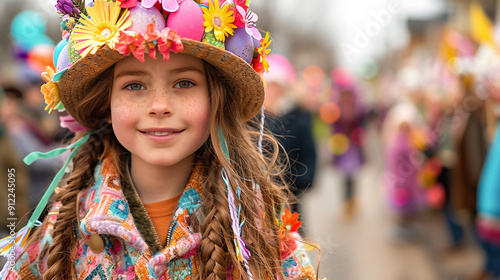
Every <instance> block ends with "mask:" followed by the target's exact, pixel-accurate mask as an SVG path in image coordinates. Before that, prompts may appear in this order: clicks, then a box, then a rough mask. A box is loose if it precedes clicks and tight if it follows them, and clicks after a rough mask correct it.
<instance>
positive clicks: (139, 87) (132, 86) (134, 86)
mask: <svg viewBox="0 0 500 280" xmlns="http://www.w3.org/2000/svg"><path fill="white" fill-rule="evenodd" d="M125 88H126V89H128V90H133V91H136V90H145V89H146V87H145V86H143V85H141V84H138V83H131V84H128V85H127V86H126V87H125Z"/></svg>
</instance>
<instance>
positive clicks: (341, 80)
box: [331, 68, 369, 219]
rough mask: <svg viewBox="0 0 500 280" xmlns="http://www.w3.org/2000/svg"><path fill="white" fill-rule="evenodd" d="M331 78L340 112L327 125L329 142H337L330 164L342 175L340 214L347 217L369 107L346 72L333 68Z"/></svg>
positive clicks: (350, 212)
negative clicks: (329, 132) (342, 192)
mask: <svg viewBox="0 0 500 280" xmlns="http://www.w3.org/2000/svg"><path fill="white" fill-rule="evenodd" d="M331 78H332V92H333V96H332V98H333V102H335V103H336V104H337V105H338V107H339V108H340V116H339V118H338V119H337V120H336V121H335V122H334V123H333V124H332V128H331V133H332V137H333V138H332V139H334V140H333V142H334V143H333V146H338V147H332V148H333V150H334V156H333V165H334V166H335V168H337V169H339V170H340V171H341V172H342V173H343V175H344V176H345V178H344V207H343V215H344V217H345V218H347V219H350V218H352V217H354V216H355V214H356V211H357V203H356V194H355V193H356V190H355V189H356V187H355V182H354V177H355V175H356V173H357V172H358V171H359V169H360V168H361V167H362V166H363V164H364V163H365V161H366V160H365V155H364V151H363V146H362V143H364V141H363V139H361V138H362V137H363V136H364V133H363V126H364V123H365V120H366V118H367V117H368V113H369V111H368V108H367V107H366V104H364V103H362V101H361V96H360V94H361V93H360V92H359V91H358V89H357V88H356V84H355V81H354V78H353V76H352V75H351V74H350V73H348V72H347V71H346V70H344V69H341V68H335V69H333V71H332V75H331ZM341 139H344V141H342V140H341ZM338 140H340V141H338Z"/></svg>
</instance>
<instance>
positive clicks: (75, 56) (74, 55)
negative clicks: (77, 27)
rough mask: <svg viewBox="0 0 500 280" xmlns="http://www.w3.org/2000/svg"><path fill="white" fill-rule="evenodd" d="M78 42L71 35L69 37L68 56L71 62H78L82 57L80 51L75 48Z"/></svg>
mask: <svg viewBox="0 0 500 280" xmlns="http://www.w3.org/2000/svg"><path fill="white" fill-rule="evenodd" d="M77 43H78V42H76V41H75V40H73V39H71V37H70V38H69V39H68V57H69V62H70V63H71V64H73V63H75V62H77V61H78V60H79V59H80V58H82V56H81V55H80V53H79V52H78V51H77V50H75V48H74V47H75V45H76V44H77Z"/></svg>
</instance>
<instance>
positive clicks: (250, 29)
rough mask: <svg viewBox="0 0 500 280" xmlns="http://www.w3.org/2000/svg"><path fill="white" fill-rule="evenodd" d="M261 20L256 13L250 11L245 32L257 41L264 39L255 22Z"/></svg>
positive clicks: (246, 18) (246, 19)
mask: <svg viewBox="0 0 500 280" xmlns="http://www.w3.org/2000/svg"><path fill="white" fill-rule="evenodd" d="M258 19H259V17H258V16H257V14H256V13H254V12H252V11H248V12H247V15H246V17H245V31H246V32H247V34H248V35H250V36H252V37H254V38H255V39H257V40H260V39H262V35H260V32H259V30H258V29H257V28H256V27H255V22H256V21H257V20H258Z"/></svg>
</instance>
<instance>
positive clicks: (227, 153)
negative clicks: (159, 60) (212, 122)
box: [217, 126, 231, 161]
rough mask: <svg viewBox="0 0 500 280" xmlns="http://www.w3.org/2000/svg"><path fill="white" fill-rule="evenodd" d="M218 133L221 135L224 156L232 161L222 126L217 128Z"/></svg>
mask: <svg viewBox="0 0 500 280" xmlns="http://www.w3.org/2000/svg"><path fill="white" fill-rule="evenodd" d="M217 134H218V135H219V142H220V147H221V148H222V152H223V153H224V156H226V158H227V160H228V161H231V158H230V157H229V150H228V149H227V142H226V138H224V133H222V129H221V128H220V126H219V127H218V129H217Z"/></svg>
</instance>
